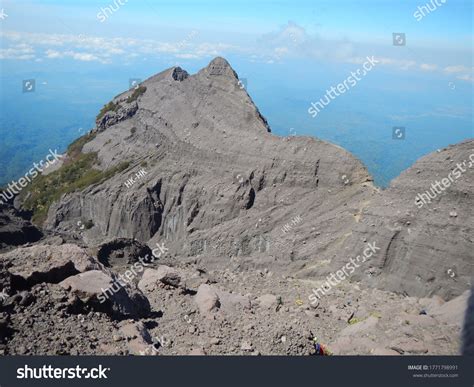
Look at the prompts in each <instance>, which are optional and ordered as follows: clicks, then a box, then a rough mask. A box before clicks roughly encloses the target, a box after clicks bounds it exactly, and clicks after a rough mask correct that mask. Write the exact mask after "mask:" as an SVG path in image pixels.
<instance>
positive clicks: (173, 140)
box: [0, 58, 474, 355]
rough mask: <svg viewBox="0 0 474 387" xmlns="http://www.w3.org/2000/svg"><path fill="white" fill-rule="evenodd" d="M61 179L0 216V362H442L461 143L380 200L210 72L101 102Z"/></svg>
mask: <svg viewBox="0 0 474 387" xmlns="http://www.w3.org/2000/svg"><path fill="white" fill-rule="evenodd" d="M60 163H61V165H60V167H59V168H57V169H55V170H54V171H50V172H48V173H45V174H43V175H41V176H39V177H38V178H37V179H35V180H34V181H33V182H32V184H31V185H30V186H29V187H28V188H27V189H26V190H25V191H24V192H22V193H21V194H20V195H19V196H17V197H16V198H15V200H14V202H12V203H6V204H2V206H1V207H0V248H1V249H2V250H1V251H2V254H0V291H1V293H0V296H1V298H0V305H1V306H0V353H2V354H29V355H33V354H35V355H38V354H71V355H72V354H116V355H126V354H134V355H171V354H172V355H178V354H179V355H184V354H197V355H203V354H210V355H212V354H241V355H259V354H289V355H311V354H315V352H316V350H315V348H316V346H315V343H318V344H321V345H323V347H324V348H325V349H326V351H327V352H329V353H332V354H335V355H338V354H349V355H359V354H379V355H400V354H432V355H434V354H436V355H438V354H445V355H446V354H457V353H459V348H460V333H461V327H462V322H463V319H464V314H465V309H466V304H467V299H468V296H469V293H470V291H469V289H470V286H471V283H472V277H473V274H474V260H473V235H474V233H473V228H474V222H473V214H472V208H473V195H472V194H473V186H474V184H473V183H474V181H473V180H474V179H473V174H472V167H473V164H474V140H469V141H465V142H462V143H459V144H456V145H452V146H450V147H448V148H445V149H440V150H438V151H436V152H434V153H432V154H429V155H427V156H425V157H424V158H422V159H421V160H419V161H418V162H417V163H415V165H413V166H412V167H411V168H409V169H408V170H406V171H405V172H403V173H402V174H401V175H400V176H399V177H398V178H397V179H395V180H394V181H393V182H392V183H391V185H390V187H389V188H387V189H385V190H381V189H380V188H378V187H377V186H375V185H374V183H373V181H372V177H371V176H370V175H369V173H368V172H367V169H366V168H365V167H364V165H363V164H362V163H361V162H360V161H359V160H357V159H356V158H355V157H354V156H353V155H351V154H350V153H349V152H347V151H346V150H344V149H342V148H341V147H339V146H336V145H333V144H330V143H327V142H324V141H320V140H318V139H315V138H310V137H296V136H292V137H278V136H275V135H273V134H272V132H271V128H270V127H269V125H268V123H267V121H266V120H265V118H264V117H263V116H262V114H261V113H260V111H259V110H258V108H257V107H256V106H255V104H254V103H253V101H252V99H251V97H250V96H249V94H248V93H247V91H246V89H245V87H244V84H243V83H242V82H241V81H239V78H238V75H237V73H236V72H235V71H234V70H233V69H232V67H231V66H230V64H229V63H228V62H227V61H226V60H225V59H223V58H215V59H214V60H212V61H211V62H210V63H209V65H208V66H207V67H205V68H203V69H202V70H200V71H199V72H198V73H197V74H193V75H190V74H188V73H187V72H186V71H185V70H183V69H181V68H179V67H174V68H171V69H168V70H166V71H163V72H161V73H159V74H157V75H155V76H153V77H151V78H149V79H147V80H146V81H144V82H142V83H141V84H140V85H137V87H135V88H133V89H131V90H128V91H126V92H124V93H122V94H120V95H118V96H116V97H115V98H114V99H113V100H112V101H110V102H109V103H108V104H106V105H105V106H104V108H103V109H102V110H101V111H100V113H99V114H98V116H97V121H96V127H95V128H94V129H93V130H91V132H89V133H88V134H87V135H85V136H84V137H81V138H80V139H78V140H76V141H75V142H74V143H73V144H71V145H70V147H69V149H68V151H67V153H66V154H65V157H63V158H62V160H61V162H60ZM448 183H449V184H448ZM433 185H434V186H435V188H436V190H435V188H433ZM427 191H428V193H427ZM420 195H421V196H420Z"/></svg>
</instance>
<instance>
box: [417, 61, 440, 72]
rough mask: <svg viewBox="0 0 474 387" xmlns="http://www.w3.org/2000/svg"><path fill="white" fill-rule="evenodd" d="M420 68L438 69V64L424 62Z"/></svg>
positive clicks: (427, 69) (426, 69)
mask: <svg viewBox="0 0 474 387" xmlns="http://www.w3.org/2000/svg"><path fill="white" fill-rule="evenodd" d="M420 69H421V70H423V71H435V70H437V69H438V66H436V65H434V64H428V63H422V64H421V65H420Z"/></svg>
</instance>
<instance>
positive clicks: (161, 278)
mask: <svg viewBox="0 0 474 387" xmlns="http://www.w3.org/2000/svg"><path fill="white" fill-rule="evenodd" d="M160 283H161V284H164V285H169V286H173V287H175V288H178V287H183V283H182V281H181V274H180V272H179V271H178V270H176V269H174V268H172V267H169V266H164V265H162V266H159V267H158V269H156V270H154V269H146V270H145V271H144V273H143V276H142V278H141V279H140V281H139V283H138V288H139V289H140V290H141V291H143V292H152V291H154V290H155V289H156V288H157V286H158V285H159V284H160Z"/></svg>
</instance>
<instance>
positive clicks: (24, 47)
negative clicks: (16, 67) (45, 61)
mask: <svg viewBox="0 0 474 387" xmlns="http://www.w3.org/2000/svg"><path fill="white" fill-rule="evenodd" d="M34 58H35V50H34V48H33V47H32V46H30V45H28V44H24V43H20V44H14V45H12V46H10V47H8V48H0V59H16V60H32V59H34Z"/></svg>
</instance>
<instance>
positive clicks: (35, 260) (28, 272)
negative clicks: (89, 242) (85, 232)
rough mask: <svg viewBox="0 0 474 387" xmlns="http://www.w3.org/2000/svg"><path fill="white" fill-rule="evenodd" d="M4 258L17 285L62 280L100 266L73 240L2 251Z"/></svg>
mask: <svg viewBox="0 0 474 387" xmlns="http://www.w3.org/2000/svg"><path fill="white" fill-rule="evenodd" d="M0 261H1V262H2V263H3V265H4V266H5V267H6V270H7V271H8V273H9V274H10V275H11V281H12V287H15V288H17V289H23V288H28V287H31V286H33V285H35V284H38V283H42V282H47V283H59V282H60V281H62V280H64V279H65V278H67V277H69V276H71V275H75V274H78V273H82V272H85V271H88V270H94V269H99V268H100V265H99V263H98V262H97V261H96V260H95V259H93V258H92V257H91V256H90V255H89V254H88V253H87V252H86V251H85V250H84V249H83V248H80V247H78V246H76V245H72V244H63V245H60V246H51V245H35V246H31V247H21V248H18V249H16V250H13V251H11V252H9V253H6V254H2V255H0Z"/></svg>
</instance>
